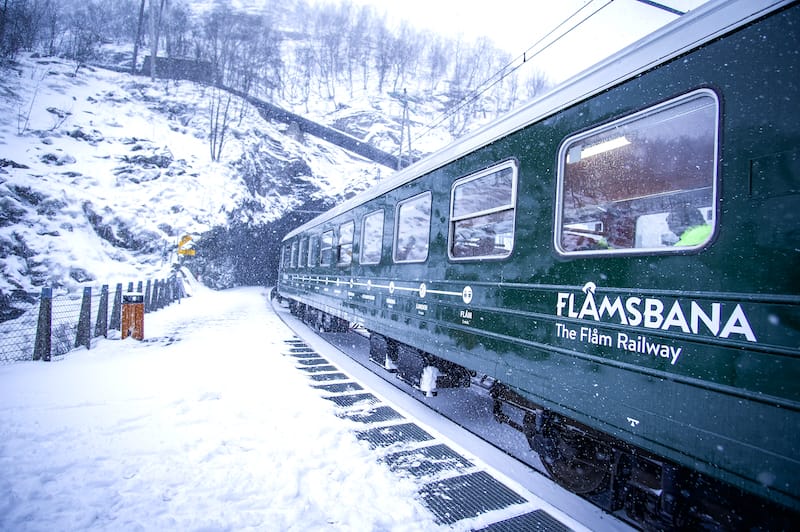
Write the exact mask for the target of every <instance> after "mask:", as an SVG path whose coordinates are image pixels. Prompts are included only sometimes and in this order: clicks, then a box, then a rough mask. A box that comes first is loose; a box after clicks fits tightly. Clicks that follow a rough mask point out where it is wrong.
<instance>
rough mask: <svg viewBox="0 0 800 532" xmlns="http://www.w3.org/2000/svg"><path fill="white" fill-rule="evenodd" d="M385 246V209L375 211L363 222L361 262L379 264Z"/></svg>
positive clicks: (365, 217)
mask: <svg viewBox="0 0 800 532" xmlns="http://www.w3.org/2000/svg"><path fill="white" fill-rule="evenodd" d="M382 247H383V210H380V211H374V212H371V213H369V214H367V215H366V216H364V219H363V220H362V222H361V258H360V260H359V262H361V264H378V263H379V262H380V261H381V248H382Z"/></svg>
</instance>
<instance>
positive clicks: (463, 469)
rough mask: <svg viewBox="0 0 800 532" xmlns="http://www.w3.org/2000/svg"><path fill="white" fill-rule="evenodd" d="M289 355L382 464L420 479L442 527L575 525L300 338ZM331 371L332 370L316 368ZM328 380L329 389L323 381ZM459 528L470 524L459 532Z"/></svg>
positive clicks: (494, 531) (497, 529)
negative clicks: (409, 415) (389, 402)
mask: <svg viewBox="0 0 800 532" xmlns="http://www.w3.org/2000/svg"><path fill="white" fill-rule="evenodd" d="M286 343H287V349H286V352H285V353H284V354H285V355H286V356H289V357H294V358H296V359H297V360H296V366H297V369H298V370H300V371H303V372H306V373H308V374H309V385H310V386H312V387H313V388H315V389H317V390H319V391H320V392H321V393H322V394H323V397H325V398H326V399H328V400H330V401H332V402H333V403H335V404H336V405H337V406H338V407H339V410H338V411H337V413H336V415H337V416H339V417H341V418H343V419H347V420H350V421H352V422H354V424H356V425H355V426H354V430H355V433H356V436H357V437H358V439H360V440H362V441H364V442H366V443H367V444H368V445H369V446H370V448H372V449H373V450H374V451H375V457H376V460H377V461H379V462H382V463H385V464H386V465H388V467H389V468H390V469H391V470H392V471H393V472H395V473H396V474H398V475H400V476H403V477H408V478H411V479H413V480H414V482H415V483H416V484H417V485H418V487H419V492H418V493H419V499H420V501H422V503H423V504H424V506H425V507H426V508H427V509H428V510H429V511H430V512H431V513H432V514H433V515H434V518H435V521H436V523H438V524H441V525H457V524H461V525H464V526H465V527H466V528H465V529H471V530H481V531H487V532H488V531H491V532H502V531H509V532H511V531H528V530H540V531H566V530H572V529H573V528H572V526H570V525H573V526H574V523H572V522H571V520H570V519H565V521H568V522H570V525H568V524H565V523H564V522H562V521H561V520H559V519H558V518H556V517H555V516H554V515H553V514H552V513H550V512H549V511H548V509H544V508H542V507H541V504H537V503H539V502H540V501H538V499H537V498H535V497H526V495H525V492H524V490H519V489H515V488H514V487H510V486H509V485H507V484H510V483H508V482H505V483H504V482H503V481H501V480H499V479H497V478H495V476H493V475H492V474H491V473H490V472H488V471H487V470H486V468H485V466H483V465H481V464H480V463H478V462H477V461H476V460H471V459H469V458H466V457H465V456H462V454H461V453H459V452H458V451H455V450H454V449H453V448H451V447H450V446H449V445H448V444H447V443H446V442H443V441H441V439H440V438H437V437H436V436H434V435H432V434H430V433H429V432H428V431H426V430H425V429H424V428H422V427H420V426H419V425H418V424H417V423H415V422H414V421H413V420H411V419H408V418H407V417H406V416H404V415H403V414H401V413H400V412H398V411H397V410H396V409H394V408H393V407H392V406H391V405H388V404H386V403H385V402H384V401H383V400H382V399H380V398H379V397H377V396H376V395H375V394H373V393H372V392H370V391H366V390H365V387H364V386H363V385H362V384H361V383H358V382H356V381H355V380H353V379H351V378H350V377H348V376H347V375H346V374H345V373H344V372H343V371H341V370H340V369H339V368H338V367H336V366H335V365H333V364H330V362H329V361H328V360H327V359H325V358H323V357H322V356H321V355H319V354H318V353H317V352H316V351H315V350H314V349H312V348H310V347H309V346H308V345H307V344H306V343H305V342H304V341H303V340H301V339H300V338H293V339H291V340H287V342H286ZM318 368H325V370H324V371H325V372H324V373H322V372H318V371H314V372H313V373H312V372H311V370H312V369H314V370H316V369H318ZM320 381H327V382H328V383H326V384H319V382H320ZM458 528H459V529H460V528H462V527H458Z"/></svg>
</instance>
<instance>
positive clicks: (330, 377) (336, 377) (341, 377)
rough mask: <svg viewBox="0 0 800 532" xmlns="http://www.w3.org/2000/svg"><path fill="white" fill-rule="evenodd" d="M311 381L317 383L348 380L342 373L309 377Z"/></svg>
mask: <svg viewBox="0 0 800 532" xmlns="http://www.w3.org/2000/svg"><path fill="white" fill-rule="evenodd" d="M310 377H311V380H315V381H317V382H322V381H341V380H344V379H349V378H350V377H348V376H347V375H345V374H344V373H322V374H319V375H310Z"/></svg>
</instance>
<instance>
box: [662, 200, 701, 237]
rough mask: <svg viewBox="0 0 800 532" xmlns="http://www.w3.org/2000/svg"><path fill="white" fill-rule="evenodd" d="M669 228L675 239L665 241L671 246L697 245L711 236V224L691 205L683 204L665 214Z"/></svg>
mask: <svg viewBox="0 0 800 532" xmlns="http://www.w3.org/2000/svg"><path fill="white" fill-rule="evenodd" d="M667 225H668V226H669V230H670V231H672V232H673V233H674V234H675V238H676V239H677V240H675V241H673V242H665V243H666V244H668V245H672V246H698V245H700V244H702V243H703V242H705V241H706V240H708V237H709V236H711V225H710V224H708V223H706V220H705V218H703V215H702V214H701V213H700V211H699V210H698V209H697V207H694V206H692V205H689V204H688V203H687V204H683V205H681V206H679V207H677V208H675V209H673V210H672V211H671V212H670V213H669V214H668V215H667Z"/></svg>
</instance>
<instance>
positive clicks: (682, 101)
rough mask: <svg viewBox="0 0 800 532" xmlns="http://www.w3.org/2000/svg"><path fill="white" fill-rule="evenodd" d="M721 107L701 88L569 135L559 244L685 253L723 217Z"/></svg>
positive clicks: (573, 248)
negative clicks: (720, 205)
mask: <svg viewBox="0 0 800 532" xmlns="http://www.w3.org/2000/svg"><path fill="white" fill-rule="evenodd" d="M718 116H719V105H718V101H717V97H716V95H715V94H714V93H713V92H712V91H710V90H700V91H695V92H692V93H690V94H687V95H685V96H682V97H680V98H677V99H675V100H672V101H670V102H667V103H664V104H661V105H658V106H656V107H653V108H651V109H648V110H646V111H643V112H639V113H636V114H635V115H632V116H630V117H626V118H624V119H622V120H618V121H616V122H614V123H611V124H608V125H605V126H602V127H600V128H597V129H595V130H592V131H589V132H587V133H583V134H581V135H579V136H576V137H573V138H570V139H567V140H566V141H565V142H564V144H563V145H562V148H561V151H560V155H559V191H558V201H557V205H556V235H555V245H556V249H557V250H558V251H559V252H561V253H564V254H572V253H627V252H634V253H639V252H644V251H681V250H686V249H692V248H699V247H702V246H703V245H705V244H706V243H707V242H708V241H709V240H710V239H711V235H712V233H713V231H714V226H715V222H716V197H717V191H716V160H717V157H716V153H717V130H718V121H719V118H718Z"/></svg>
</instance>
